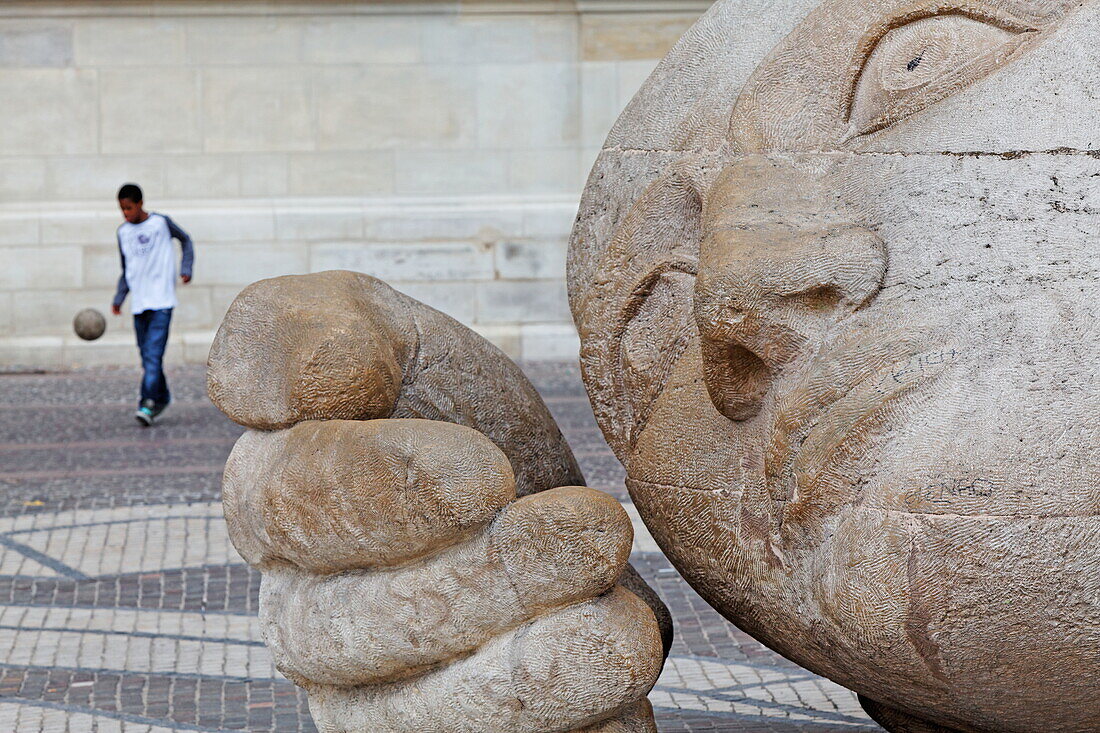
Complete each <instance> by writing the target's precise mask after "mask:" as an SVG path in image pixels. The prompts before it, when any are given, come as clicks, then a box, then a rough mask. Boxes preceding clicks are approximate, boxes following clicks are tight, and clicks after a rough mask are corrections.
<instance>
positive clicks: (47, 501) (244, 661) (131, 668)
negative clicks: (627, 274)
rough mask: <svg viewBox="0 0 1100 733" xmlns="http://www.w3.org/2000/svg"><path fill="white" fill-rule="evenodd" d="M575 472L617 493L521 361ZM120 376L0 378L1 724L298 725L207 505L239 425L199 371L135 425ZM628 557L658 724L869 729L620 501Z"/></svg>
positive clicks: (668, 727) (248, 588) (131, 379)
mask: <svg viewBox="0 0 1100 733" xmlns="http://www.w3.org/2000/svg"><path fill="white" fill-rule="evenodd" d="M527 370H528V373H529V374H530V375H531V376H532V378H533V380H534V381H535V383H536V384H537V386H538V387H539V389H540V390H541V391H542V392H543V394H544V395H545V396H546V398H547V402H548V404H549V405H550V407H551V409H552V410H553V412H554V414H555V415H556V416H557V418H558V420H559V422H560V424H561V426H562V429H563V430H564V431H565V433H566V435H567V437H568V438H569V440H570V443H571V444H572V445H573V447H574V450H575V451H576V452H577V456H578V458H579V460H580V462H581V464H582V466H583V467H584V469H585V474H586V476H587V477H588V481H589V484H590V485H592V486H595V487H596V488H600V489H603V490H605V491H609V492H611V493H613V494H614V495H616V496H617V497H619V498H620V499H622V500H624V501H625V502H627V508H628V510H629V511H632V512H633V505H631V504H629V497H628V496H627V495H626V493H625V492H624V490H623V488H622V485H623V474H622V469H621V467H620V466H619V465H618V463H617V462H616V461H615V459H614V457H613V456H612V455H611V453H610V451H609V450H608V448H607V446H606V445H605V444H604V442H603V440H602V438H601V437H600V434H599V431H598V429H597V427H596V425H595V422H594V420H593V418H592V414H591V411H590V410H589V407H588V403H587V401H586V399H585V398H584V396H583V390H582V388H581V386H580V381H579V378H578V375H577V372H576V369H575V368H573V367H571V366H569V365H566V364H532V365H528V366H527ZM137 378H138V374H137V372H136V371H133V370H98V371H81V372H74V373H70V374H41V375H39V374H7V375H4V374H0V731H17V732H19V733H34V732H36V731H72V732H74V733H75V732H76V731H101V732H106V731H125V732H126V733H137V732H138V731H141V732H142V733H153V732H155V733H162V732H164V731H221V730H248V731H279V732H280V733H283V732H286V731H313V730H315V728H314V726H313V723H312V721H311V719H310V717H309V712H308V706H307V701H306V698H305V695H304V694H303V693H301V692H299V691H298V690H297V688H295V687H294V685H292V684H291V683H289V682H287V681H286V680H285V679H283V678H281V677H280V676H279V675H278V673H277V672H276V671H275V670H274V668H273V667H272V663H271V659H270V657H269V656H268V654H267V651H266V649H265V648H264V646H263V643H262V642H261V640H260V637H259V633H258V630H257V624H256V621H255V613H256V596H257V590H258V580H259V578H258V576H257V574H256V573H255V572H253V571H252V570H250V569H249V568H247V567H246V566H245V565H244V564H243V563H242V561H241V559H240V558H239V557H238V556H237V554H236V552H235V551H234V550H233V547H232V545H231V544H230V543H229V541H228V538H227V536H226V532H225V525H224V522H223V520H222V517H221V509H220V505H219V503H218V497H219V484H220V473H221V468H222V465H223V463H224V461H225V459H226V456H227V455H228V454H229V450H230V448H231V447H232V445H233V442H234V440H235V439H236V437H237V436H238V435H239V434H240V428H238V427H237V426H235V425H233V424H232V423H230V422H229V421H228V420H226V419H225V418H223V417H222V416H221V415H220V413H218V412H217V410H215V409H214V407H213V406H212V405H211V404H210V403H209V401H207V399H206V397H205V393H204V384H203V375H202V372H201V370H198V369H176V370H172V371H171V372H170V373H169V379H170V382H171V385H172V388H173V390H174V393H175V400H176V402H175V404H174V405H173V406H172V407H171V408H170V409H169V411H168V412H167V413H166V414H165V416H164V419H163V422H162V423H161V424H160V425H158V426H157V427H156V428H154V429H151V430H143V429H141V428H140V427H139V426H138V425H137V423H136V422H135V421H134V420H133V419H132V418H131V415H130V413H131V410H132V409H133V407H134V404H133V403H134V402H135V401H136V400H135V397H134V392H135V390H136V385H137ZM633 516H634V518H635V525H636V526H637V528H638V530H639V531H638V538H637V541H636V547H635V554H634V558H633V560H634V562H635V564H636V565H637V567H638V569H639V570H640V571H641V572H642V574H643V575H645V576H646V577H647V578H648V579H649V580H650V582H652V583H653V584H654V585H655V586H656V587H657V588H658V589H659V591H660V593H661V595H662V596H663V597H664V599H665V601H666V602H667V603H668V604H669V606H670V607H671V608H672V612H673V615H674V616H675V618H676V631H677V638H676V644H675V647H674V648H673V651H672V656H671V658H670V659H669V662H668V665H667V666H666V669H665V672H664V674H663V675H662V676H661V679H660V681H659V682H658V684H657V687H656V689H654V691H653V693H652V695H651V698H650V699H651V700H652V701H653V704H654V706H655V707H656V708H657V711H658V717H659V724H660V728H661V730H662V731H668V732H672V731H767V732H769V733H793V732H795V731H812V732H814V733H832V732H835V731H874V730H878V728H877V727H876V726H875V725H874V724H872V723H871V722H870V721H869V720H868V718H867V717H866V716H865V715H864V714H863V712H862V711H861V710H860V708H859V706H858V704H857V703H856V700H855V696H854V695H853V694H852V693H850V692H848V691H847V690H844V689H843V688H840V687H838V686H836V685H834V684H832V683H831V682H828V681H827V680H823V679H821V678H819V677H816V676H814V675H813V674H811V673H809V672H807V671H805V670H803V669H801V668H799V667H797V666H795V665H794V664H792V663H790V662H788V661H786V660H785V659H783V658H781V657H779V656H778V655H776V654H774V653H772V652H771V651H769V650H767V649H765V648H764V647H762V646H761V645H760V644H758V643H757V642H755V641H753V640H752V639H751V638H749V637H748V636H747V635H745V634H743V633H741V632H739V631H738V630H737V629H735V628H734V627H733V626H731V625H730V624H728V623H727V622H726V621H724V620H723V619H722V618H721V617H720V616H718V614H716V613H715V612H714V611H713V610H711V609H710V608H709V606H707V605H706V603H705V602H704V601H703V600H702V599H700V598H699V596H697V595H696V594H695V593H694V592H693V591H692V590H691V589H690V588H689V587H688V586H687V585H686V584H685V583H684V582H683V581H682V580H681V579H680V578H679V576H678V575H677V574H676V572H675V571H674V570H673V569H672V568H671V566H670V565H669V563H668V561H667V560H666V559H665V558H664V556H663V555H662V554H661V553H660V551H659V550H658V548H657V546H656V544H655V543H654V542H653V540H652V538H651V537H649V535H648V533H646V532H645V529H644V527H643V526H642V525H641V523H640V521H638V520H637V514H636V513H633Z"/></svg>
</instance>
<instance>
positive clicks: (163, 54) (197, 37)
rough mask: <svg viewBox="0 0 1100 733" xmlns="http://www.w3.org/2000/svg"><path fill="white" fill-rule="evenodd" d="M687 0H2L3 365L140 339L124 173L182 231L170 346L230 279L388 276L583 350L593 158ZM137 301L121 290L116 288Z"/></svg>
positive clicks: (513, 337)
mask: <svg viewBox="0 0 1100 733" xmlns="http://www.w3.org/2000/svg"><path fill="white" fill-rule="evenodd" d="M709 4H710V3H709V2H705V1H699V0H654V1H650V2H645V1H641V0H638V1H628V0H588V1H581V0H573V1H570V2H553V1H551V2H541V1H540V0H521V1H519V2H503V1H501V0H477V1H465V0H463V1H461V2H454V1H451V2H424V1H420V0H398V1H390V2H293V3H291V2H187V1H178V2H170V1H151V2H96V3H87V2H78V1H71V2H4V3H0V368H9V369H10V368H15V367H19V366H25V367H64V366H70V365H82V364H116V363H117V364H131V363H133V362H134V359H135V356H134V347H133V334H132V326H131V324H130V319H129V317H128V316H123V317H120V318H113V317H111V316H110V315H108V320H109V327H108V332H107V334H106V335H105V336H104V337H103V338H102V339H100V340H99V341H97V342H94V343H85V342H81V341H79V339H77V338H76V337H75V336H74V335H73V334H72V328H71V322H72V318H73V315H74V314H75V313H76V312H77V311H79V310H80V309H82V308H86V307H95V308H98V309H100V310H102V311H104V312H108V311H109V306H110V299H111V295H112V293H113V290H114V286H115V283H116V282H117V279H118V276H119V257H118V251H117V247H116V244H115V235H114V231H115V228H116V226H117V224H118V223H119V221H120V216H119V214H118V211H117V207H116V204H115V201H114V197H115V193H116V191H117V188H118V186H119V185H121V184H122V183H124V182H127V181H133V182H137V183H139V184H140V185H142V186H143V188H144V189H145V192H146V203H147V205H148V208H150V209H151V210H156V211H163V212H165V213H169V214H171V216H172V217H173V218H174V219H175V220H176V221H177V222H178V223H179V224H180V225H181V226H182V227H183V228H185V229H186V230H188V231H189V232H190V234H191V235H192V237H193V238H194V240H195V246H196V267H195V277H194V282H193V283H192V284H191V285H188V286H186V287H182V288H181V290H180V301H181V302H180V307H179V308H178V310H177V315H176V319H175V321H174V333H173V337H172V343H171V347H170V353H169V357H168V358H169V360H170V361H172V362H177V363H178V362H179V361H180V360H187V361H191V362H202V361H204V360H205V357H206V351H207V348H208V347H209V343H210V340H211V339H212V337H213V332H214V330H215V329H216V328H217V325H218V323H219V322H220V320H221V317H222V315H223V313H224V312H225V310H226V308H227V307H228V305H229V304H230V303H231V302H232V300H233V298H234V297H235V296H236V294H237V293H238V292H239V291H240V289H241V288H242V287H244V286H245V285H247V284H248V283H250V282H253V281H255V280H258V279H261V278H266V277H272V276H276V275H282V274H291V273H305V272H316V271H321V270H328V269H353V270H359V271H362V272H367V273H370V274H373V275H376V276H378V277H381V278H383V279H385V280H387V281H388V282H390V283H392V284H393V285H394V286H396V287H397V288H398V289H400V290H403V291H404V292H407V293H409V294H410V295H412V296H414V297H416V298H419V299H421V300H423V301H425V302H427V303H429V304H431V305H433V306H435V307H437V308H439V309H440V310H443V311H444V312H446V313H449V314H450V315H452V316H454V317H455V318H457V319H459V320H461V321H463V322H464V323H467V324H469V325H471V326H473V327H474V328H475V329H476V330H478V331H479V332H481V333H483V334H484V335H486V336H487V337H488V338H490V339H491V340H492V341H494V342H495V343H497V344H498V345H499V346H501V347H502V348H503V349H504V350H505V351H506V352H508V353H509V354H510V355H512V356H515V357H522V358H534V359H537V358H560V357H566V358H571V357H573V356H574V355H575V353H576V337H575V333H574V331H573V328H572V321H571V319H570V317H569V313H568V307H567V303H566V298H565V289H564V267H565V244H566V239H567V236H568V232H569V229H570V227H571V224H572V221H573V218H574V215H575V213H576V207H577V200H578V197H579V194H580V190H581V188H582V186H583V182H584V178H585V176H586V174H587V171H588V168H589V165H590V163H591V161H592V159H594V157H595V154H596V151H597V150H598V148H599V147H600V145H601V144H602V142H603V139H604V137H605V135H606V133H607V131H608V129H609V128H610V126H611V124H612V123H613V122H614V120H615V118H616V117H617V116H618V113H619V111H620V110H621V109H622V107H623V106H624V105H625V104H626V102H627V101H628V100H629V99H630V97H631V96H632V95H633V94H634V92H635V90H636V89H637V88H638V87H639V86H640V85H641V83H642V81H644V79H645V78H646V76H648V74H649V72H650V71H651V70H652V68H653V67H654V66H655V65H656V63H657V61H658V60H660V58H661V57H662V56H663V55H664V54H665V52H666V51H667V50H668V49H669V48H670V47H671V46H672V45H673V44H674V43H675V41H676V39H677V38H678V37H679V35H680V34H681V33H682V32H683V31H684V30H685V29H686V28H687V27H688V26H689V25H690V24H691V23H692V22H694V20H695V19H696V18H697V17H698V16H699V15H700V14H701V13H702V12H703V11H704V10H705V9H706V7H707V6H708V5H709ZM124 313H125V311H124Z"/></svg>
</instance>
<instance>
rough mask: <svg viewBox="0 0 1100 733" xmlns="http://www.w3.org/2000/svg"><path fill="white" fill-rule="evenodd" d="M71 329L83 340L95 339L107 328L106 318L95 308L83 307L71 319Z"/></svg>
mask: <svg viewBox="0 0 1100 733" xmlns="http://www.w3.org/2000/svg"><path fill="white" fill-rule="evenodd" d="M73 330H74V331H76V335H77V336H79V337H80V338H82V339H84V340H85V341H95V340H96V339H97V338H99V337H100V336H102V335H103V332H104V331H106V330H107V319H106V318H104V317H103V314H102V313H100V312H99V311H97V310H96V309H95V308H85V309H84V310H82V311H80V312H79V313H77V314H76V318H74V319H73Z"/></svg>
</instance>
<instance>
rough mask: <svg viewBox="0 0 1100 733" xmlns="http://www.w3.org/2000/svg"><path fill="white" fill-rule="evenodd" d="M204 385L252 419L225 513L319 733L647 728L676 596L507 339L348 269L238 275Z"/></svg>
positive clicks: (284, 665) (273, 638) (238, 451)
mask: <svg viewBox="0 0 1100 733" xmlns="http://www.w3.org/2000/svg"><path fill="white" fill-rule="evenodd" d="M208 385H209V394H210V397H211V399H212V400H213V401H214V403H215V404H216V405H217V406H218V407H219V408H221V409H222V410H223V411H224V412H225V413H226V414H227V415H228V416H230V417H231V418H233V419H234V420H235V421H237V422H238V423H241V424H242V425H244V426H245V427H248V428H250V429H251V430H250V431H249V432H247V433H245V435H244V436H243V437H242V438H241V439H240V440H239V441H238V443H237V445H236V447H235V448H234V449H233V453H232V454H231V455H230V457H229V461H228V462H227V464H226V470H225V478H224V482H223V497H222V498H223V504H224V507H225V518H226V523H227V525H228V529H229V536H230V537H231V538H232V540H233V544H234V546H235V547H236V548H237V550H238V551H239V552H240V553H241V555H242V557H244V559H245V560H246V561H247V562H248V563H249V564H250V565H252V566H253V567H255V568H257V569H259V570H260V571H261V572H262V573H263V575H264V581H263V586H262V588H261V591H260V619H261V626H262V629H263V634H264V640H265V641H266V642H267V644H268V647H269V649H270V651H271V653H272V656H273V658H274V660H275V664H276V666H277V667H278V669H279V670H280V671H281V672H282V673H283V674H284V675H286V676H287V677H288V678H289V679H291V680H293V681H294V682H296V683H298V684H299V685H301V686H302V687H303V688H305V689H306V690H307V691H308V692H309V696H310V710H311V712H312V714H313V718H314V721H315V722H316V723H317V727H318V729H319V730H320V731H322V733H352V732H362V733H366V732H367V731H370V732H371V733H375V732H378V733H382V732H383V731H394V732H395V733H411V732H412V731H417V733H428V732H429V731H441V732H442V731H447V732H449V733H450V732H456V733H457V732H462V731H468V732H469V733H477V732H482V731H500V733H505V732H507V733H559V732H562V733H564V732H565V731H573V730H581V729H585V730H615V729H616V728H615V727H611V728H608V727H607V725H612V726H617V729H618V730H623V731H639V732H640V731H646V732H647V733H649V732H652V731H655V730H656V729H655V727H654V722H653V713H652V709H651V708H650V707H649V704H648V703H647V702H644V700H645V697H646V695H647V693H648V692H649V691H650V689H652V687H653V685H654V684H655V683H656V681H657V677H658V675H659V674H660V672H661V667H662V664H663V662H664V658H665V655H666V654H667V652H668V648H669V646H670V645H671V642H672V639H671V621H670V618H669V615H668V610H667V608H666V607H665V606H664V604H663V603H662V602H661V601H660V599H659V598H658V597H657V596H656V594H655V593H654V592H653V591H652V590H651V589H650V588H649V586H648V585H646V583H645V581H643V580H642V579H641V578H640V576H638V574H637V573H636V572H634V570H633V569H632V568H629V566H628V565H627V562H628V559H629V556H630V550H631V546H632V544H633V528H632V525H631V520H630V517H629V515H628V514H627V513H626V511H625V510H624V509H623V507H622V506H621V505H620V504H619V503H618V502H617V501H616V500H615V499H613V498H612V497H609V496H607V495H606V494H603V493H601V492H599V491H596V490H594V489H590V488H585V487H583V486H579V485H578V484H581V483H582V482H583V477H582V476H581V473H580V469H579V467H578V466H577V462H576V460H575V459H574V457H573V454H572V452H571V451H570V449H569V447H568V445H567V444H566V443H565V439H564V438H563V437H562V434H561V431H560V430H559V429H558V427H557V425H556V423H555V422H554V420H553V417H552V416H551V415H550V412H549V410H548V409H547V408H546V405H545V404H544V403H543V401H542V400H541V398H540V397H539V395H538V393H537V392H536V391H535V388H534V387H533V386H532V385H531V383H530V382H528V381H527V379H526V377H524V376H523V373H522V372H521V371H520V370H519V368H518V367H516V366H515V365H514V364H513V363H512V362H511V361H510V360H509V359H508V358H507V357H506V356H504V354H503V353H501V352H500V351H499V350H497V349H496V348H495V347H493V346H492V345H490V344H489V343H488V342H487V341H485V340H484V339H482V338H481V337H480V336H478V335H476V334H475V333H473V332H472V331H470V330H469V329H467V328H465V327H464V326H462V325H460V324H459V323H458V322H456V321H454V320H452V319H450V318H448V317H446V316H444V315H442V314H441V313H439V312H437V311H435V310H432V309H431V308H429V307H428V306H426V305H423V304H421V303H419V302H417V301H415V300H413V299H411V298H408V297H406V296H404V295H401V294H400V293H398V292H397V291H395V290H393V289H392V288H390V287H389V286H387V285H385V284H384V283H382V282H380V281H378V280H375V279H374V278H371V277H368V276H366V275H360V274H357V273H352V272H343V271H336V272H327V273H320V274H317V275H308V276H301V277H283V278H276V279H274V280H267V281H262V282H260V283H257V284H255V285H252V286H250V287H249V288H247V289H246V290H245V291H244V292H243V293H242V294H241V295H240V296H239V297H238V298H237V300H236V301H235V302H234V303H233V305H232V306H231V307H230V309H229V312H228V314H227V315H226V318H225V321H224V322H223V324H222V327H221V329H220V330H219V333H218V335H217V337H216V338H215V342H214V347H213V349H212V350H211V354H210V363H209V368H208ZM424 418H429V419H424ZM272 431H274V432H272ZM517 494H518V495H519V496H521V497H522V498H519V499H518V500H517V498H516V497H517ZM628 589H629V590H628ZM632 591H634V592H632ZM605 723H606V725H605ZM597 724H600V725H597ZM590 726H595V727H590Z"/></svg>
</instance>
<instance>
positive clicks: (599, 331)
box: [575, 162, 706, 460]
mask: <svg viewBox="0 0 1100 733" xmlns="http://www.w3.org/2000/svg"><path fill="white" fill-rule="evenodd" d="M705 175H706V174H705V172H704V171H703V170H702V168H701V167H700V166H699V165H697V164H695V163H694V162H681V163H678V164H676V165H675V166H674V167H672V168H670V169H669V170H666V171H665V173H664V174H663V175H662V176H661V177H660V178H658V179H657V180H656V181H655V182H654V183H652V184H651V185H650V186H649V188H647V189H646V191H645V192H644V193H643V194H642V196H641V197H640V198H639V199H638V201H637V202H636V203H635V204H634V206H633V207H632V208H631V209H630V211H629V212H628V213H627V214H626V216H624V217H623V219H622V220H621V221H620V222H619V224H618V226H617V227H616V229H615V231H614V235H613V239H612V242H611V245H610V246H609V247H608V249H607V251H606V252H605V253H604V255H603V257H602V259H601V260H600V263H599V266H598V268H597V271H596V273H595V277H594V278H593V282H592V285H591V288H590V290H589V291H588V293H586V296H585V298H584V299H583V301H582V302H581V305H580V307H579V308H577V309H575V310H576V311H577V312H578V313H579V314H583V315H582V317H579V318H578V326H579V327H580V332H581V340H582V346H581V366H582V369H583V370H584V375H585V382H586V384H587V385H588V391H589V396H590V398H591V400H592V405H593V409H594V410H595V413H596V418H597V420H598V421H599V423H600V427H601V428H602V430H603V432H604V436H605V437H606V439H607V441H608V444H609V445H610V446H611V448H612V449H613V450H614V451H615V453H616V455H617V456H618V457H619V459H620V460H625V459H626V457H627V455H628V454H629V452H630V448H631V447H632V446H633V444H634V442H635V440H636V439H637V437H638V435H639V434H640V432H641V431H642V429H643V428H644V427H645V425H646V422H647V420H648V419H649V416H650V413H651V411H652V409H653V407H654V404H655V403H656V401H657V398H658V397H659V396H660V394H661V392H663V391H664V388H665V385H666V383H667V382H668V379H669V377H670V375H671V373H672V370H673V367H674V366H675V365H676V362H677V361H678V360H679V358H680V356H681V355H682V354H683V353H684V351H685V349H686V348H687V346H688V344H689V343H690V342H691V339H693V338H695V325H694V319H693V315H692V293H693V290H694V287H695V276H696V274H697V262H698V253H699V242H700V239H701V236H702V235H701V232H702V210H703V200H702V191H703V190H705V188H704V186H703V178H704V177H705Z"/></svg>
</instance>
